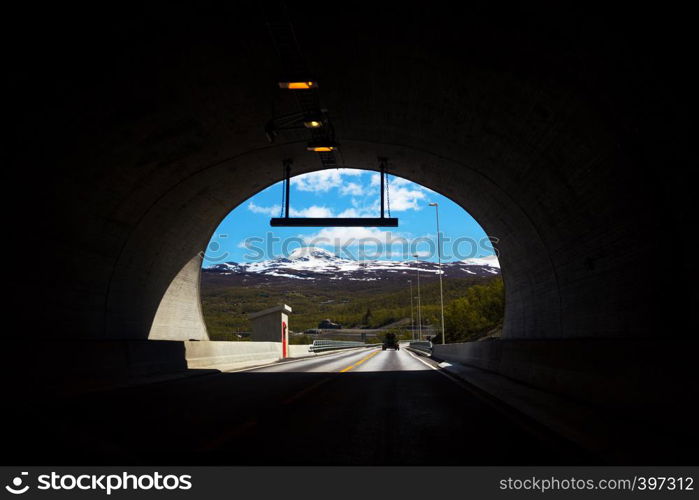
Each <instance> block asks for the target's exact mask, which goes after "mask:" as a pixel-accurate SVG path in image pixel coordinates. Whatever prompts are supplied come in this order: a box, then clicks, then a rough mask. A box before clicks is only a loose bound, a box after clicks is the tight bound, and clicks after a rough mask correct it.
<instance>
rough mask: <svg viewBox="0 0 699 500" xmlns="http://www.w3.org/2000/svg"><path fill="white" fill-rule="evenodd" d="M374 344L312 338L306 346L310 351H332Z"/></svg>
mask: <svg viewBox="0 0 699 500" xmlns="http://www.w3.org/2000/svg"><path fill="white" fill-rule="evenodd" d="M372 345H374V344H365V343H364V342H352V341H345V340H314V341H313V344H311V345H310V347H309V348H308V350H309V351H311V352H322V351H333V350H335V349H352V348H354V347H371V346H372Z"/></svg>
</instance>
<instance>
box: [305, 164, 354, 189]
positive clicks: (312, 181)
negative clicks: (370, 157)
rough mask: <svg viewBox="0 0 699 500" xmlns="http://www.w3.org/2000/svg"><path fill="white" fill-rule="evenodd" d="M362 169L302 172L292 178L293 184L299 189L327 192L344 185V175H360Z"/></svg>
mask: <svg viewBox="0 0 699 500" xmlns="http://www.w3.org/2000/svg"><path fill="white" fill-rule="evenodd" d="M361 174H362V171H361V170H357V169H353V168H337V169H333V170H319V171H317V172H310V173H308V174H301V175H298V176H296V177H293V178H292V179H291V184H292V185H293V186H295V187H296V189H298V190H299V191H310V192H325V193H327V192H328V191H330V190H331V189H333V188H337V187H340V186H342V184H343V177H347V176H358V175H361Z"/></svg>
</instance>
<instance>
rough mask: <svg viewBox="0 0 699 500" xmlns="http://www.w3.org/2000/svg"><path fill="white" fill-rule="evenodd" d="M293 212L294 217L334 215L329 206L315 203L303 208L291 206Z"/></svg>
mask: <svg viewBox="0 0 699 500" xmlns="http://www.w3.org/2000/svg"><path fill="white" fill-rule="evenodd" d="M289 212H291V214H290V215H291V216H292V217H332V216H333V212H332V210H330V209H329V208H327V207H319V206H317V205H313V206H311V207H308V208H303V209H301V210H296V209H294V208H291V209H290V210H289Z"/></svg>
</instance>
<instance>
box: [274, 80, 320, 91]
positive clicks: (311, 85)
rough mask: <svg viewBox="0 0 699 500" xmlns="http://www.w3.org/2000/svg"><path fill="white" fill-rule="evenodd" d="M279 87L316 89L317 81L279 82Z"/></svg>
mask: <svg viewBox="0 0 699 500" xmlns="http://www.w3.org/2000/svg"><path fill="white" fill-rule="evenodd" d="M279 88H282V89H289V90H308V89H317V88H318V82H314V81H306V82H279Z"/></svg>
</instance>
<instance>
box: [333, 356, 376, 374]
mask: <svg viewBox="0 0 699 500" xmlns="http://www.w3.org/2000/svg"><path fill="white" fill-rule="evenodd" d="M378 353H379V351H374V352H372V353H371V354H369V355H368V356H365V357H363V358H362V359H360V360H359V361H357V362H356V363H355V364H353V365H350V366H348V367H347V368H345V369H343V370H340V373H344V372H348V371H350V370H351V369H352V368H356V367H358V366H359V365H361V364H362V363H364V362H365V361H367V360H369V359H371V358H373V357H374V356H376V355H377V354H378Z"/></svg>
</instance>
